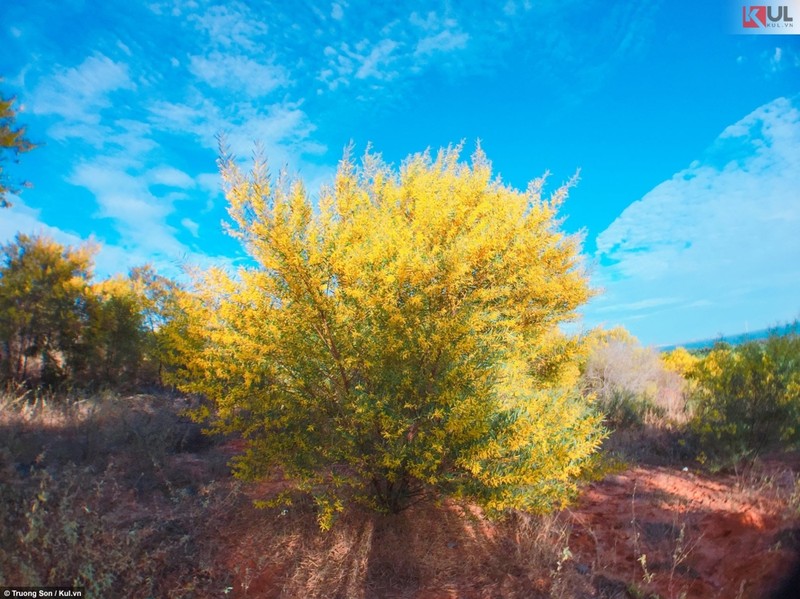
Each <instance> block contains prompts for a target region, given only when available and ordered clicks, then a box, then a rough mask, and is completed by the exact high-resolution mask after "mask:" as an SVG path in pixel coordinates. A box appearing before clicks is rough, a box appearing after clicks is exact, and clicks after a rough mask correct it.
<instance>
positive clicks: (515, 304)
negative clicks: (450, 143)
mask: <svg viewBox="0 0 800 599" xmlns="http://www.w3.org/2000/svg"><path fill="white" fill-rule="evenodd" d="M220 162H221V170H222V175H223V179H224V181H225V186H226V195H227V198H228V200H229V202H230V207H229V212H230V215H231V217H232V219H233V223H234V224H233V226H232V227H231V232H232V234H233V235H234V236H236V237H237V238H238V239H239V240H241V242H242V243H243V245H244V246H245V247H246V249H247V250H248V252H249V254H250V255H251V256H252V258H253V260H254V261H255V263H257V266H256V267H254V268H243V269H241V270H240V271H239V272H238V273H237V274H236V275H235V276H229V275H227V274H226V273H225V272H223V271H220V270H215V271H210V272H209V273H207V275H206V277H205V278H204V280H203V282H202V285H198V288H199V289H200V290H201V291H200V295H199V296H198V297H196V298H190V299H191V302H190V303H189V304H187V310H189V311H190V312H191V313H192V316H193V318H192V319H191V323H190V324H187V329H186V331H185V334H184V336H185V338H186V339H191V340H192V343H194V344H195V345H194V346H193V351H192V352H187V355H188V363H187V368H186V369H185V370H184V371H183V379H184V382H183V385H182V386H183V388H184V389H185V390H187V391H192V392H198V393H202V394H204V395H205V396H206V397H208V398H210V399H212V400H213V401H214V403H215V406H216V409H215V410H213V414H211V413H209V414H206V415H210V416H212V418H213V422H214V424H215V427H216V429H217V430H220V431H229V432H230V431H235V432H239V433H241V434H242V435H243V437H244V438H245V439H246V441H247V451H246V453H245V454H244V455H242V456H240V457H239V459H238V461H237V462H236V470H237V473H238V474H239V475H240V476H242V477H244V478H248V479H254V478H258V477H262V476H265V475H268V474H270V473H271V472H274V471H276V470H279V471H280V472H282V473H283V474H284V475H285V476H287V477H289V478H291V479H293V480H295V481H297V483H298V485H299V486H300V487H301V488H302V489H304V490H307V491H309V492H311V493H312V494H313V496H314V497H315V499H316V500H317V502H318V504H319V506H320V518H321V520H320V521H321V524H322V525H323V527H324V526H327V525H329V524H330V518H331V516H332V515H333V514H334V513H335V512H336V511H338V510H340V509H341V508H342V506H343V505H344V504H345V503H347V502H348V501H351V500H357V501H361V502H364V503H367V504H368V505H371V506H372V507H374V508H376V509H379V510H382V511H388V512H398V511H400V510H402V509H404V508H406V507H407V506H409V505H410V504H411V503H413V502H414V501H415V500H417V499H421V498H424V497H433V496H442V495H447V496H454V497H457V498H468V499H471V500H474V501H477V502H478V503H479V504H481V505H483V506H484V507H485V508H487V510H489V511H490V512H497V511H500V510H504V509H507V508H518V509H524V510H533V511H543V510H546V509H549V508H551V507H553V506H554V505H560V504H562V503H563V502H564V501H565V500H566V499H567V498H568V497H569V495H570V494H571V492H572V491H573V490H574V484H575V479H576V477H577V476H578V475H579V474H580V473H581V471H582V468H583V467H584V466H585V465H586V463H587V460H588V459H589V458H590V456H591V455H592V453H593V452H594V451H595V450H596V449H597V447H598V445H599V442H600V440H601V438H602V436H603V431H602V428H601V426H600V418H599V417H598V416H597V415H596V414H595V413H594V411H593V410H592V409H591V407H590V406H588V405H587V403H586V402H585V400H583V399H581V396H580V394H579V393H578V392H577V391H576V383H577V378H578V376H579V371H578V369H577V367H576V365H575V363H574V358H575V356H576V355H577V354H578V352H579V351H580V348H579V343H578V342H577V341H576V340H575V339H573V338H571V337H568V336H566V335H564V334H562V333H561V332H560V330H559V327H558V325H559V323H562V322H564V321H565V320H568V319H570V318H571V317H573V316H574V311H575V309H576V308H577V307H578V306H580V305H581V304H582V303H584V302H585V301H586V300H587V298H588V297H589V295H590V290H589V288H588V285H587V277H586V275H585V273H584V272H583V270H582V269H581V265H580V259H579V240H578V239H576V238H575V237H572V236H567V235H565V234H564V233H563V232H562V231H561V230H560V229H559V225H560V222H559V220H558V219H557V210H558V208H559V206H560V204H561V203H562V200H563V199H564V197H565V196H566V187H564V188H561V189H559V190H558V191H556V193H555V194H553V195H552V196H551V197H550V198H548V199H544V198H542V194H541V189H542V180H537V181H534V182H533V183H531V185H530V186H529V187H528V189H527V190H526V191H525V192H520V191H517V190H514V189H512V188H510V187H508V186H506V185H504V184H502V183H501V182H500V181H499V180H498V179H497V178H494V177H493V176H492V171H491V166H490V164H489V162H488V160H487V159H486V157H485V156H484V154H483V153H482V152H481V151H480V149H478V150H477V151H476V152H475V154H474V155H473V156H472V160H471V162H470V163H469V164H467V163H464V162H462V161H460V148H448V149H446V150H442V151H440V152H439V153H438V155H437V156H436V157H435V158H433V157H431V156H430V155H429V154H428V153H424V154H418V155H414V156H411V157H409V158H408V159H407V160H406V161H405V162H404V163H403V164H402V167H401V168H400V170H399V172H396V171H394V170H393V169H391V168H390V167H389V166H387V165H386V164H384V163H383V162H382V161H381V159H380V157H379V156H377V155H375V154H372V153H369V152H367V154H366V155H365V156H364V158H363V159H362V160H361V162H360V164H356V163H355V162H354V161H352V160H351V159H350V157H349V152H348V153H346V154H345V157H344V158H343V160H342V162H341V163H340V165H339V169H338V173H337V175H336V177H335V180H334V182H333V184H332V185H331V186H330V187H329V188H323V189H322V191H321V192H320V194H319V199H318V203H316V205H315V203H314V202H312V200H311V198H310V197H309V195H308V194H307V192H306V190H305V189H304V187H303V185H302V183H300V182H299V181H293V180H289V179H288V178H287V177H286V176H285V175H281V176H280V177H279V178H278V179H277V181H273V180H272V179H271V178H270V176H269V174H268V170H267V167H266V164H265V162H264V161H263V160H261V159H256V161H255V164H254V167H253V168H252V170H251V171H249V172H243V171H242V170H240V168H239V167H238V166H237V165H236V163H235V162H234V161H233V160H232V159H231V158H230V157H227V156H223V157H222V159H221V161H220Z"/></svg>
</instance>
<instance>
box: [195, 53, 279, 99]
mask: <svg viewBox="0 0 800 599" xmlns="http://www.w3.org/2000/svg"><path fill="white" fill-rule="evenodd" d="M189 70H190V71H191V72H192V74H193V75H195V76H196V77H197V78H199V79H200V80H201V81H203V82H205V83H206V84H208V85H210V86H211V87H213V88H217V89H222V90H225V91H227V92H230V91H243V92H245V93H246V94H247V95H248V96H250V97H252V98H256V97H259V96H265V95H267V94H269V93H270V92H271V91H273V90H275V89H277V88H279V87H283V86H285V85H287V83H288V81H289V77H288V74H287V72H286V70H285V69H283V68H282V67H280V66H276V65H274V64H263V63H260V62H257V61H255V60H253V59H250V58H247V57H246V56H239V55H230V54H222V53H219V52H212V53H211V54H209V55H208V56H192V57H191V58H190V64H189Z"/></svg>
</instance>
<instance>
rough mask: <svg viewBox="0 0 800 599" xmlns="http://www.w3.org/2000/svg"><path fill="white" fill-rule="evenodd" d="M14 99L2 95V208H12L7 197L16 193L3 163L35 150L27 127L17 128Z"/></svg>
mask: <svg viewBox="0 0 800 599" xmlns="http://www.w3.org/2000/svg"><path fill="white" fill-rule="evenodd" d="M14 101H15V99H14V98H4V97H3V96H1V95H0V208H7V207H8V206H10V203H9V201H8V198H7V195H8V194H9V193H13V192H15V191H16V189H15V188H14V186H13V185H12V184H11V182H10V180H9V178H8V175H7V174H6V173H5V169H4V165H3V163H4V162H5V161H6V160H8V158H9V157H11V158H12V159H13V160H16V159H17V158H18V156H19V155H20V154H22V153H23V152H28V151H30V150H31V149H33V147H34V146H33V144H32V143H31V142H30V141H28V139H27V138H26V137H25V127H18V126H16V124H15V122H16V119H17V113H16V111H15V110H14Z"/></svg>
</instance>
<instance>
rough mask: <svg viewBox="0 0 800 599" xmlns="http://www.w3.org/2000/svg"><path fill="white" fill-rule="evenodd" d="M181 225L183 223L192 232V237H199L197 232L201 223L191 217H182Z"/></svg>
mask: <svg viewBox="0 0 800 599" xmlns="http://www.w3.org/2000/svg"><path fill="white" fill-rule="evenodd" d="M181 225H183V226H184V227H185V228H186V230H187V231H189V233H191V234H192V237H199V235H198V233H197V232H198V231H199V229H200V225H198V224H197V223H196V222H194V221H193V220H192V219H191V218H183V219H181Z"/></svg>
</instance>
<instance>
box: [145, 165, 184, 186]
mask: <svg viewBox="0 0 800 599" xmlns="http://www.w3.org/2000/svg"><path fill="white" fill-rule="evenodd" d="M146 178H147V180H148V181H149V182H150V183H151V184H155V185H166V186H168V187H179V188H180V189H189V188H191V187H194V185H195V181H194V179H192V178H191V177H190V176H189V175H187V174H186V173H184V172H183V171H181V170H178V169H176V168H173V167H171V166H166V165H162V166H159V167H156V168H154V169H151V170H150V171H149V172H148V173H147V177H146Z"/></svg>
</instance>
